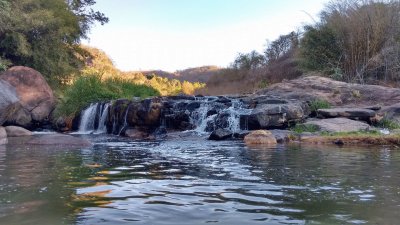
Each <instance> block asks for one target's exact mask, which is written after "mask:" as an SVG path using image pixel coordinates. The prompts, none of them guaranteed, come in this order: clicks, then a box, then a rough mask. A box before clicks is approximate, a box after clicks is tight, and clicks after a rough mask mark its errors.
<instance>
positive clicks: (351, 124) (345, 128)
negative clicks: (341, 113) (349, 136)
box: [304, 118, 370, 132]
mask: <svg viewBox="0 0 400 225" xmlns="http://www.w3.org/2000/svg"><path fill="white" fill-rule="evenodd" d="M304 124H305V125H314V126H317V127H318V128H319V130H321V131H327V132H357V131H367V130H369V129H370V126H369V125H368V124H366V123H364V122H361V121H355V120H350V119H347V118H332V119H322V120H314V121H308V122H306V123H304Z"/></svg>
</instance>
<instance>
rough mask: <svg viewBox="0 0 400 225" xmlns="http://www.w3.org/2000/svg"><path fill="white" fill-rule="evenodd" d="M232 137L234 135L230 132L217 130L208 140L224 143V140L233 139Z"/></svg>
mask: <svg viewBox="0 0 400 225" xmlns="http://www.w3.org/2000/svg"><path fill="white" fill-rule="evenodd" d="M232 136H233V133H232V132H231V131H230V130H226V129H217V130H215V131H213V132H212V133H211V135H210V137H209V138H208V140H213V141H222V140H227V139H229V138H232Z"/></svg>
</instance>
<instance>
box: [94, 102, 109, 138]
mask: <svg viewBox="0 0 400 225" xmlns="http://www.w3.org/2000/svg"><path fill="white" fill-rule="evenodd" d="M109 107H110V103H106V104H104V105H103V106H102V109H101V111H100V112H101V116H100V120H99V126H98V128H97V131H96V132H95V133H96V134H104V133H107V126H106V120H107V117H108V108H109Z"/></svg>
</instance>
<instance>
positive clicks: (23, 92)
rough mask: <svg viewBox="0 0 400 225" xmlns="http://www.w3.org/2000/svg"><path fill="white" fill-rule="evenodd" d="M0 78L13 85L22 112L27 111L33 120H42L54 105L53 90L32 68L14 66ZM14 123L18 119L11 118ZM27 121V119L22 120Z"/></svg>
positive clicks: (47, 115)
mask: <svg viewBox="0 0 400 225" xmlns="http://www.w3.org/2000/svg"><path fill="white" fill-rule="evenodd" d="M0 80H3V81H7V82H8V83H9V84H11V86H13V87H15V89H16V92H17V95H18V98H19V103H20V105H21V106H22V108H23V110H24V113H23V114H26V113H27V112H29V116H30V117H31V119H32V120H33V121H36V122H39V123H41V122H43V121H45V120H47V119H48V117H49V115H50V113H51V112H52V110H53V109H54V106H55V98H54V95H53V91H52V90H51V88H50V86H49V85H48V84H47V82H46V80H45V79H44V77H43V76H42V75H41V74H40V73H39V72H37V71H36V70H34V69H31V68H28V67H23V66H15V67H12V68H10V69H9V70H7V71H6V72H4V73H2V74H1V75H0ZM11 121H13V122H15V123H17V124H16V125H23V126H26V124H18V121H19V120H16V119H14V120H11ZM24 121H27V120H24Z"/></svg>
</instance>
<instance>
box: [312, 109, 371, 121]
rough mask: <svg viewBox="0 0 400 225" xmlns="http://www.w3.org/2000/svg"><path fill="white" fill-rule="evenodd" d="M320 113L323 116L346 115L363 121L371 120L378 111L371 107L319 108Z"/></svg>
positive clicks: (335, 116) (345, 116)
mask: <svg viewBox="0 0 400 225" xmlns="http://www.w3.org/2000/svg"><path fill="white" fill-rule="evenodd" d="M317 112H318V115H319V116H320V117H323V118H337V117H344V118H348V119H356V120H363V121H367V122H369V121H371V118H373V117H375V116H376V112H375V111H374V110H370V109H363V108H333V109H318V111H317Z"/></svg>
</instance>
